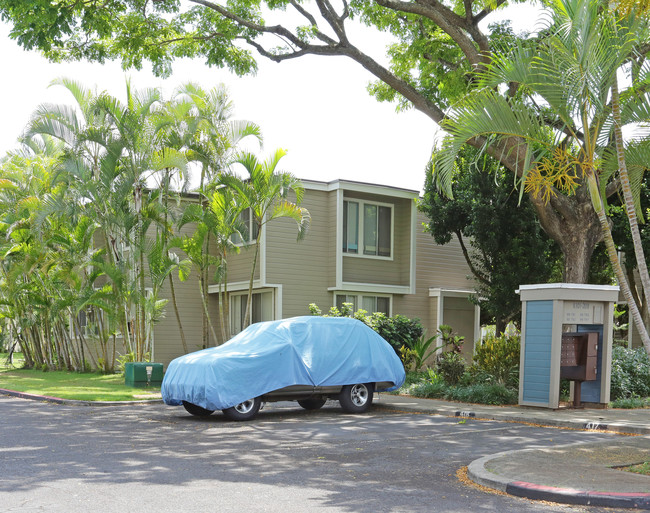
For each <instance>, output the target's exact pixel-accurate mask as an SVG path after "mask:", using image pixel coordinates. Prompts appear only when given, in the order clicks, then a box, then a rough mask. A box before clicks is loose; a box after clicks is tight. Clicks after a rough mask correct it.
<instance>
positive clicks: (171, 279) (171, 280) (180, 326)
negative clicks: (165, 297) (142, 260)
mask: <svg viewBox="0 0 650 513" xmlns="http://www.w3.org/2000/svg"><path fill="white" fill-rule="evenodd" d="M169 291H170V295H171V296H172V305H173V307H174V315H175V316H176V323H177V324H178V331H179V332H180V335H181V344H183V352H184V353H185V354H187V353H189V349H188V348H187V340H185V331H184V330H183V322H182V321H181V314H180V312H179V311H178V303H177V301H176V290H175V288H174V277H173V276H172V274H171V273H170V274H169Z"/></svg>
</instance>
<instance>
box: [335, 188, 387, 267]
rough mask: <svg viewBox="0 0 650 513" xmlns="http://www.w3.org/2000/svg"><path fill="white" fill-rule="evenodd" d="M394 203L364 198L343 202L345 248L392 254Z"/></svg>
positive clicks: (366, 253)
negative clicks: (363, 199)
mask: <svg viewBox="0 0 650 513" xmlns="http://www.w3.org/2000/svg"><path fill="white" fill-rule="evenodd" d="M392 239H393V206H392V205H384V204H381V203H373V202H370V201H361V200H354V201H352V200H345V201H344V202H343V252H344V253H347V254H352V255H364V256H379V257H391V256H392Z"/></svg>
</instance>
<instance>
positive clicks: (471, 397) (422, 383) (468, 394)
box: [400, 353, 518, 405]
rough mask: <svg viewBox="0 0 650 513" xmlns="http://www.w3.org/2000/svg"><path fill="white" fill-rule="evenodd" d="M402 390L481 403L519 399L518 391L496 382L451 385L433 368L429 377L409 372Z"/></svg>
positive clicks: (514, 402) (433, 397)
mask: <svg viewBox="0 0 650 513" xmlns="http://www.w3.org/2000/svg"><path fill="white" fill-rule="evenodd" d="M450 354H453V353H450ZM461 381H462V380H461ZM400 392H401V393H404V394H408V395H412V396H414V397H424V398H428V399H447V400H449V401H461V402H467V403H480V404H497V405H498V404H516V403H517V400H518V392H517V390H514V389H512V388H508V387H505V386H503V385H494V384H493V385H486V384H474V385H468V386H464V385H457V386H449V385H447V384H446V383H445V381H444V378H443V377H442V376H441V375H440V374H436V373H435V372H433V371H431V370H429V374H428V379H427V378H426V377H425V374H423V373H413V372H410V373H408V374H407V381H406V383H405V384H404V386H403V387H402V388H401V390H400Z"/></svg>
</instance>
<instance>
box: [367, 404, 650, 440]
mask: <svg viewBox="0 0 650 513" xmlns="http://www.w3.org/2000/svg"><path fill="white" fill-rule="evenodd" d="M375 406H379V407H381V408H385V409H388V410H398V411H405V410H408V411H421V412H422V413H430V414H434V415H444V416H446V417H460V418H475V419H483V420H497V421H503V422H515V423H519V424H539V425H540V426H549V427H557V428H569V429H584V430H596V431H611V432H615V433H623V434H629V435H650V426H647V427H639V426H629V425H626V424H616V423H610V424H606V423H603V422H602V421H593V422H583V421H575V420H571V419H563V420H557V419H544V418H538V417H534V418H533V417H528V418H526V417H525V415H524V416H519V415H509V414H507V413H501V414H499V413H496V414H494V413H489V412H485V411H480V410H479V411H475V410H472V409H467V410H450V409H448V408H436V407H435V406H434V405H432V406H431V407H427V408H425V409H421V410H414V409H413V408H405V407H403V406H401V405H399V404H387V403H386V402H377V403H375ZM468 407H471V405H468Z"/></svg>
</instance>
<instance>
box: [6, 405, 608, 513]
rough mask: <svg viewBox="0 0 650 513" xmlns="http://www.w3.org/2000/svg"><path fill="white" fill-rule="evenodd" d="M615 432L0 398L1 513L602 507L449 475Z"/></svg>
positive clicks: (293, 409) (380, 414) (327, 412)
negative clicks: (202, 412) (239, 416)
mask: <svg viewBox="0 0 650 513" xmlns="http://www.w3.org/2000/svg"><path fill="white" fill-rule="evenodd" d="M608 437H609V438H611V437H616V435H611V434H606V433H595V432H582V431H571V430H560V429H548V428H536V427H531V426H525V425H519V424H511V423H504V422H495V421H489V422H488V421H479V420H474V419H466V420H460V421H459V419H457V418H448V417H441V416H435V415H421V414H419V415H418V414H409V413H401V412H389V411H378V410H373V411H372V412H371V413H369V414H366V415H344V414H342V413H341V412H340V408H339V407H338V404H337V403H331V404H330V403H328V404H327V405H326V406H325V407H324V408H323V409H322V410H320V411H317V412H308V411H305V410H302V409H301V408H299V407H298V406H297V405H295V404H294V403H276V404H272V405H270V406H268V407H267V408H266V409H265V410H263V411H262V412H261V413H260V415H259V417H258V419H257V420H255V421H253V422H248V423H233V422H229V421H226V420H225V418H224V417H223V416H222V415H220V414H218V413H217V414H214V415H213V416H211V417H208V418H207V419H201V418H196V417H191V416H189V415H187V414H186V413H185V410H184V409H183V408H180V407H168V406H164V405H162V404H148V405H138V406H103V407H94V406H90V407H89V406H67V405H59V404H50V403H43V402H37V401H28V400H23V399H18V398H10V397H0V476H1V477H2V479H1V480H0V511H2V512H9V511H12V512H13V511H20V512H35V511H39V512H40V511H46V512H55V513H56V512H65V513H77V512H79V513H81V512H83V513H87V512H89V511H99V512H102V513H112V512H116V513H117V512H119V513H126V512H129V513H130V512H134V511H146V512H149V511H150V512H175V513H177V512H186V511H187V512H189V511H201V512H204V511H210V512H212V511H215V512H219V513H222V512H223V513H227V512H237V513H241V512H278V513H294V512H295V513H297V512H306V511H308V512H309V511H318V512H359V513H377V512H432V511H445V512H468V511H472V512H483V511H495V512H513V513H514V512H522V511H557V512H560V511H563V512H565V511H573V512H575V511H583V510H585V511H591V512H595V511H607V510H604V509H603V510H601V509H595V508H588V509H582V508H579V507H571V506H561V505H553V504H547V503H538V502H533V501H529V500H526V499H518V498H515V497H510V496H504V495H497V494H492V493H486V492H485V491H482V490H480V489H478V488H476V487H472V486H468V485H466V484H464V483H463V482H461V481H459V480H458V478H457V475H456V472H457V471H458V469H460V468H462V467H464V466H467V465H468V464H469V463H470V462H471V461H473V460H475V459H477V458H479V457H481V456H485V455H488V454H493V453H497V452H501V451H504V450H509V449H520V448H525V447H545V446H553V445H560V444H567V443H571V442H575V441H581V440H594V441H595V440H604V439H607V438H608Z"/></svg>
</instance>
